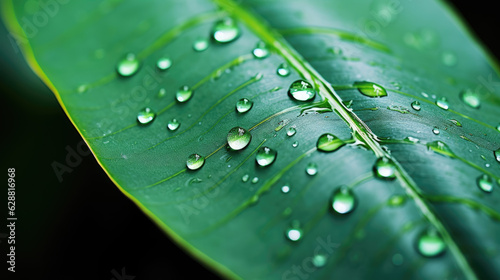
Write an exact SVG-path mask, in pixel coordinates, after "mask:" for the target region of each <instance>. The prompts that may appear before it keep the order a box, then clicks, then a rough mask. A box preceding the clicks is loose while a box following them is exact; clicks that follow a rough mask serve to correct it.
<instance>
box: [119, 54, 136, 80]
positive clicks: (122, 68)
mask: <svg viewBox="0 0 500 280" xmlns="http://www.w3.org/2000/svg"><path fill="white" fill-rule="evenodd" d="M116 70H117V71H118V74H120V75H121V76H122V77H129V76H132V75H134V74H135V73H136V72H137V70H139V60H137V58H136V57H135V54H133V53H129V54H127V55H126V57H125V58H124V59H122V60H120V62H118V65H117V67H116Z"/></svg>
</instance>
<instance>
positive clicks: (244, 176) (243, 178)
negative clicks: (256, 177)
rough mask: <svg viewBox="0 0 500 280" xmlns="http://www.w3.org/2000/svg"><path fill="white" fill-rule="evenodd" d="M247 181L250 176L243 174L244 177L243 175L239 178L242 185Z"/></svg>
mask: <svg viewBox="0 0 500 280" xmlns="http://www.w3.org/2000/svg"><path fill="white" fill-rule="evenodd" d="M248 179H250V175H248V174H245V175H243V177H241V181H243V183H246V182H248Z"/></svg>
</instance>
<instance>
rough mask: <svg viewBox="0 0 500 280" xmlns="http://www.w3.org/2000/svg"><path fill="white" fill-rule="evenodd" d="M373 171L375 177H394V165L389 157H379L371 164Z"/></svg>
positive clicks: (390, 178) (391, 178) (389, 178)
mask: <svg viewBox="0 0 500 280" xmlns="http://www.w3.org/2000/svg"><path fill="white" fill-rule="evenodd" d="M373 172H374V173H375V176H376V177H377V178H381V179H388V180H393V179H394V178H396V165H395V164H394V162H393V161H392V160H391V159H389V158H386V157H381V158H378V159H377V161H376V162H375V164H374V165H373Z"/></svg>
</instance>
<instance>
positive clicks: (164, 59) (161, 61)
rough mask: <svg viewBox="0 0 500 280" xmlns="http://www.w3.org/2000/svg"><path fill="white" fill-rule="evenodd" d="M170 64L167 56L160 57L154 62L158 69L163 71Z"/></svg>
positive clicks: (170, 61)
mask: <svg viewBox="0 0 500 280" xmlns="http://www.w3.org/2000/svg"><path fill="white" fill-rule="evenodd" d="M171 66H172V60H171V59H170V58H168V57H162V58H160V59H158V61H157V62H156V67H158V69H160V70H162V71H165V70H167V69H168V68H170V67H171Z"/></svg>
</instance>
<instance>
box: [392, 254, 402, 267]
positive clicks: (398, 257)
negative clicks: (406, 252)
mask: <svg viewBox="0 0 500 280" xmlns="http://www.w3.org/2000/svg"><path fill="white" fill-rule="evenodd" d="M403 261H404V259H403V256H402V255H401V254H394V255H393V256H392V264H393V265H395V266H400V265H402V264H403Z"/></svg>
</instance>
